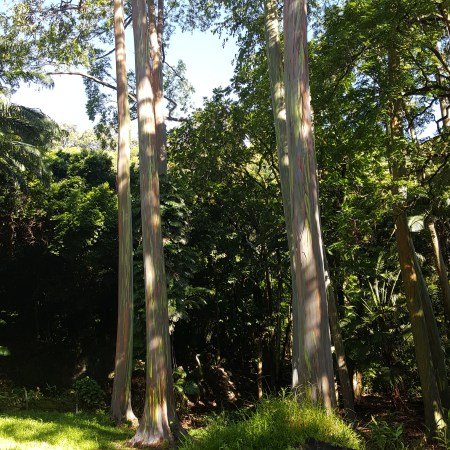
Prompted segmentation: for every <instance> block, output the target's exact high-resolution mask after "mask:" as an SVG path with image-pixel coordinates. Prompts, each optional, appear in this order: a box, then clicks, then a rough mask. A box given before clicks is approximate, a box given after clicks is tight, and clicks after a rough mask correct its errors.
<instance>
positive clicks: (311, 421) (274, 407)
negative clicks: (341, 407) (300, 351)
mask: <svg viewBox="0 0 450 450" xmlns="http://www.w3.org/2000/svg"><path fill="white" fill-rule="evenodd" d="M308 439H315V440H317V441H320V442H326V443H329V444H335V445H340V446H343V447H347V448H350V449H360V448H362V445H361V442H360V439H359V438H358V436H357V434H356V432H355V431H354V430H352V429H351V428H350V427H349V426H348V425H347V424H345V422H343V421H342V420H341V419H340V418H338V417H336V416H335V415H333V414H327V413H326V412H325V411H324V410H322V409H320V408H317V407H314V406H310V405H306V404H303V405H300V404H299V402H297V401H296V399H294V398H268V399H265V400H263V401H261V402H260V403H259V404H258V405H257V407H256V410H255V411H254V412H251V413H245V412H241V413H240V419H238V420H230V419H227V418H226V417H224V416H222V417H218V418H216V419H213V420H212V421H211V423H210V424H209V426H207V427H206V428H205V429H203V430H197V431H195V432H194V433H193V434H192V435H191V436H190V437H187V438H186V440H185V441H184V442H183V443H182V445H181V447H180V450H217V449H223V450H225V449H226V450H293V449H296V448H299V446H300V445H302V444H304V443H305V442H306V441H307V440H308Z"/></svg>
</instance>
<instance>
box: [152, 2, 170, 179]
mask: <svg viewBox="0 0 450 450" xmlns="http://www.w3.org/2000/svg"><path fill="white" fill-rule="evenodd" d="M147 5H148V11H149V38H150V57H151V61H152V84H153V92H154V96H155V100H154V109H155V127H156V152H157V155H158V156H157V157H158V172H159V173H160V174H165V173H166V172H167V146H166V122H165V118H164V85H163V71H162V67H163V60H162V46H163V33H164V1H163V0H158V14H157V15H156V13H155V0H147Z"/></svg>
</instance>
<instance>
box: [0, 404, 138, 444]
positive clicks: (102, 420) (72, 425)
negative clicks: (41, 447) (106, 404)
mask: <svg viewBox="0 0 450 450" xmlns="http://www.w3.org/2000/svg"><path fill="white" fill-rule="evenodd" d="M132 434H133V431H132V430H131V429H129V428H117V427H114V426H113V424H112V423H111V422H110V421H109V419H108V417H107V416H106V415H104V414H86V413H81V414H74V413H58V412H45V411H18V412H13V413H3V414H0V439H1V438H6V439H8V440H12V441H14V442H15V443H16V445H19V444H27V443H29V444H30V443H33V442H39V443H46V444H51V445H55V446H58V445H59V446H61V447H63V448H71V447H73V448H76V449H80V450H82V449H91V448H95V449H105V450H107V449H117V448H120V446H121V445H122V447H123V446H124V441H125V440H126V439H128V438H129V437H131V436H132Z"/></svg>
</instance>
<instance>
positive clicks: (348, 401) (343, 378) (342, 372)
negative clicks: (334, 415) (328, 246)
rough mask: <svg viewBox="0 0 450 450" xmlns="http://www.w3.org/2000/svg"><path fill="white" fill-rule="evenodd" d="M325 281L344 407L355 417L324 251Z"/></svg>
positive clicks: (352, 417) (342, 342)
mask: <svg viewBox="0 0 450 450" xmlns="http://www.w3.org/2000/svg"><path fill="white" fill-rule="evenodd" d="M324 263H325V281H326V286H327V301H328V316H329V320H330V331H331V341H332V342H333V344H334V352H335V355H336V364H337V371H338V376H339V383H340V388H341V393H342V400H343V402H344V409H345V413H346V415H347V417H348V418H349V419H354V418H355V405H354V402H353V388H352V385H351V382H350V374H349V370H348V366H347V359H346V357H345V346H344V340H343V339H342V334H341V327H340V326H339V314H338V309H337V301H336V294H335V292H334V288H333V284H332V282H331V278H330V269H329V267H328V261H327V257H326V255H325V251H324Z"/></svg>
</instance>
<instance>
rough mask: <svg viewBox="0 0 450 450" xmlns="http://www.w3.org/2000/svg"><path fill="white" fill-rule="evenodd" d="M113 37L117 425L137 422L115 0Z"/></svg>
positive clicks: (124, 94)
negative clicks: (117, 123)
mask: <svg viewBox="0 0 450 450" xmlns="http://www.w3.org/2000/svg"><path fill="white" fill-rule="evenodd" d="M114 36H115V58H116V82H117V112H118V122H119V129H118V152H117V197H118V212H119V220H118V223H119V236H118V238H119V270H118V274H119V289H118V319H117V340H116V360H115V369H114V383H113V391H112V399H111V414H112V417H113V419H114V421H115V422H116V423H118V424H120V423H122V422H126V421H133V422H134V421H135V420H136V417H135V415H134V414H133V410H132V408H131V374H132V369H133V237H132V223H131V194H130V131H131V125H130V124H131V122H130V107H129V103H128V83H127V66H126V51H125V27H124V8H123V2H122V0H114Z"/></svg>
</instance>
